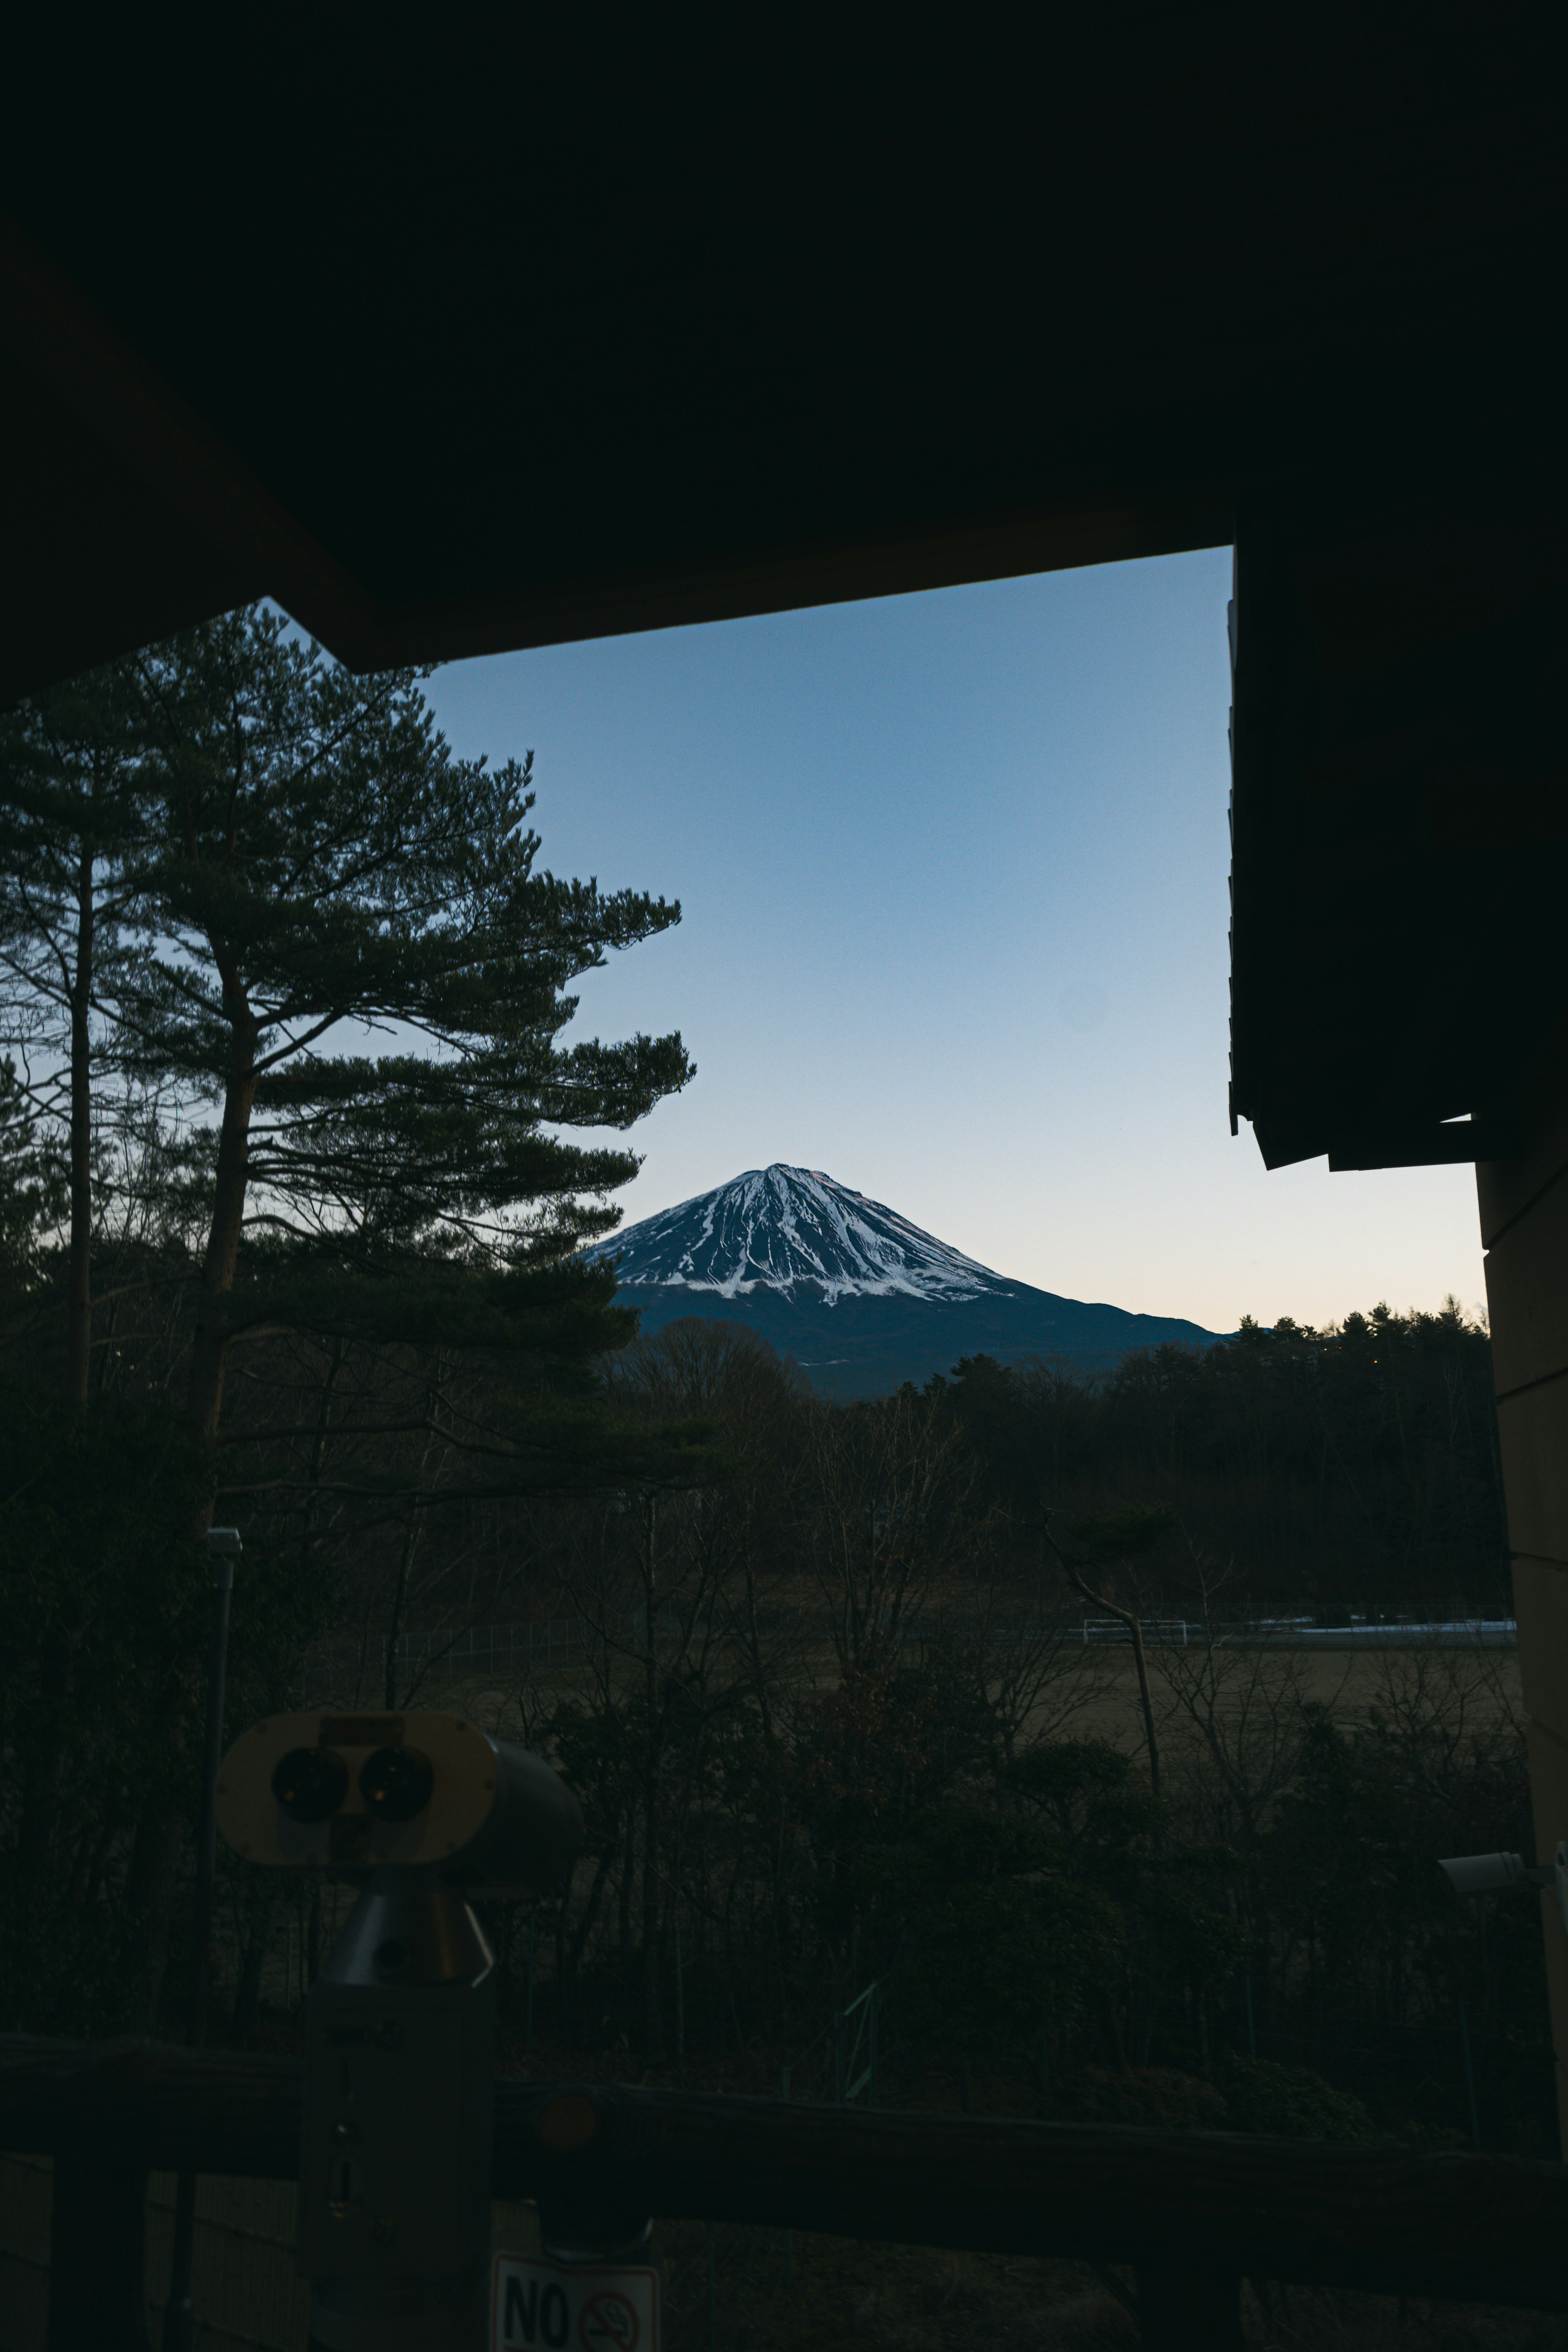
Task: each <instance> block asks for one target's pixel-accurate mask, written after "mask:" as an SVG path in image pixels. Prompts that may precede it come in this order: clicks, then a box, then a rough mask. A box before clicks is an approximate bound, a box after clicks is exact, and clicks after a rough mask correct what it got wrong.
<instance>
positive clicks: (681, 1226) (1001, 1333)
mask: <svg viewBox="0 0 1568 2352" xmlns="http://www.w3.org/2000/svg"><path fill="white" fill-rule="evenodd" d="M591 1255H593V1256H595V1257H607V1258H613V1259H615V1260H616V1265H617V1270H618V1276H619V1283H620V1288H619V1291H618V1293H617V1303H618V1304H621V1305H624V1306H626V1307H638V1308H640V1309H641V1311H642V1328H643V1329H644V1330H645V1331H656V1330H658V1328H659V1327H660V1325H661V1324H665V1323H672V1322H674V1321H676V1320H677V1319H678V1318H680V1317H682V1316H689V1315H695V1316H700V1317H703V1318H706V1319H709V1320H713V1321H725V1322H735V1323H746V1324H749V1325H750V1326H751V1328H752V1329H753V1330H755V1331H760V1332H761V1333H762V1334H763V1337H764V1338H765V1339H770V1340H771V1341H772V1342H773V1346H774V1347H775V1348H776V1349H778V1350H779V1352H780V1354H781V1355H789V1356H794V1357H795V1360H796V1361H797V1362H798V1363H799V1365H800V1367H801V1369H802V1370H803V1371H805V1373H806V1374H808V1376H809V1377H810V1379H811V1381H812V1382H813V1384H814V1385H815V1386H816V1387H817V1388H818V1389H821V1390H822V1391H825V1392H826V1393H827V1394H831V1395H837V1396H842V1397H853V1396H883V1395H886V1394H887V1393H889V1391H891V1390H893V1389H896V1388H897V1387H898V1386H899V1384H900V1381H925V1380H929V1379H930V1377H931V1374H932V1373H933V1372H945V1371H946V1370H949V1369H950V1367H951V1366H952V1364H953V1363H955V1362H956V1361H957V1360H958V1358H959V1357H960V1356H975V1355H987V1356H994V1357H995V1358H996V1359H997V1360H998V1361H999V1362H1001V1363H1016V1362H1018V1361H1020V1360H1023V1359H1025V1358H1027V1357H1031V1356H1043V1357H1047V1358H1057V1359H1058V1360H1062V1361H1064V1362H1067V1363H1068V1364H1071V1365H1073V1366H1075V1367H1077V1368H1078V1369H1079V1370H1093V1369H1099V1368H1104V1367H1109V1366H1110V1365H1112V1364H1115V1363H1118V1362H1119V1361H1120V1360H1121V1358H1122V1357H1123V1356H1125V1355H1126V1354H1128V1352H1129V1351H1130V1350H1131V1349H1134V1348H1153V1347H1159V1346H1160V1345H1161V1344H1162V1343H1163V1342H1164V1341H1166V1340H1174V1341H1175V1342H1177V1343H1178V1344H1179V1345H1181V1346H1184V1347H1189V1348H1206V1347H1211V1346H1212V1345H1213V1343H1214V1341H1215V1339H1217V1338H1218V1337H1219V1336H1220V1335H1219V1333H1217V1332H1215V1331H1205V1330H1204V1329H1202V1328H1201V1327H1200V1326H1199V1325H1198V1324H1196V1323H1187V1322H1184V1321H1182V1320H1181V1319H1180V1318H1174V1317H1170V1316H1160V1315H1130V1314H1128V1313H1127V1312H1126V1311H1125V1309H1123V1308H1122V1307H1106V1306H1097V1305H1089V1304H1088V1303H1086V1302H1085V1301H1084V1300H1082V1299H1078V1298H1059V1297H1057V1295H1056V1293H1055V1292H1054V1291H1049V1290H1036V1289H1034V1288H1033V1287H1032V1286H1030V1285H1029V1284H1028V1283H1026V1282H1010V1281H1008V1280H1007V1279H1006V1278H1005V1276H1002V1275H999V1274H994V1273H993V1272H992V1270H991V1268H990V1267H989V1266H984V1265H979V1264H978V1263H977V1262H976V1260H975V1259H973V1258H972V1257H965V1256H964V1255H963V1251H962V1250H956V1249H954V1248H952V1245H951V1244H949V1243H947V1242H942V1241H938V1240H937V1238H936V1236H935V1234H928V1233H922V1232H921V1228H920V1226H919V1225H913V1224H911V1223H910V1221H909V1219H908V1218H907V1217H900V1215H899V1214H898V1213H897V1211H896V1210H893V1209H889V1208H885V1207H884V1206H883V1204H882V1203H881V1202H880V1201H869V1200H868V1199H867V1198H866V1196H865V1194H864V1193H862V1192H852V1191H851V1190H850V1188H849V1186H848V1185H847V1184H840V1183H839V1182H838V1181H837V1179H836V1178H834V1177H832V1176H826V1175H824V1174H823V1173H822V1171H821V1170H820V1169H816V1168H790V1167H786V1166H785V1165H784V1163H783V1162H782V1161H775V1163H774V1165H773V1167H771V1168H752V1169H748V1171H746V1173H745V1174H744V1175H743V1176H737V1177H736V1178H735V1179H734V1180H733V1181H732V1182H731V1183H729V1184H721V1185H720V1186H719V1188H718V1190H717V1191H716V1192H703V1193H700V1194H699V1196H698V1198H697V1199H696V1200H694V1201H682V1202H680V1203H679V1206H678V1207H676V1208H673V1209H665V1210H663V1211H661V1212H660V1213H659V1214H658V1216H654V1217H645V1218H644V1219H643V1220H642V1222H641V1223H638V1224H635V1225H628V1226H627V1227H626V1231H625V1232H624V1233H622V1234H616V1237H615V1239H614V1240H613V1241H607V1242H602V1243H600V1244H598V1246H597V1247H596V1248H595V1250H594V1251H593V1252H592V1253H591Z"/></svg>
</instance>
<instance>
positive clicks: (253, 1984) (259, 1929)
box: [234, 1894, 272, 2042]
mask: <svg viewBox="0 0 1568 2352" xmlns="http://www.w3.org/2000/svg"><path fill="white" fill-rule="evenodd" d="M271 1934H272V1897H271V1895H269V1894H267V1895H257V1896H256V1898H255V1900H254V1901H253V1902H252V1904H251V1906H250V1923H249V1933H248V1934H247V1937H246V1939H245V1958H244V1960H243V1962H242V1963H241V1965H240V1970H239V1982H238V1983H237V1985H236V1987H235V1989H234V2030H235V2032H236V2033H237V2035H238V2037H239V2039H240V2040H241V2041H242V2042H248V2041H249V2039H250V2037H251V2035H252V2034H253V2033H254V2032H255V2031H256V2028H257V2025H258V2022H259V2021H260V2016H261V1974H262V1970H263V1969H265V1967H266V1965H267V1947H268V1942H269V1941H270V1940H271Z"/></svg>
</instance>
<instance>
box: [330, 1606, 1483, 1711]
mask: <svg viewBox="0 0 1568 2352" xmlns="http://www.w3.org/2000/svg"><path fill="white" fill-rule="evenodd" d="M654 1622H655V1630H656V1632H658V1633H662V1634H665V1635H667V1636H668V1635H675V1634H677V1633H679V1632H681V1631H682V1630H683V1629H682V1627H681V1625H680V1622H679V1620H678V1619H677V1618H676V1616H675V1615H674V1613H673V1612H661V1614H660V1615H659V1616H658V1617H656V1619H655V1621H654ZM783 1624H784V1621H783V1620H782V1619H781V1618H779V1617H777V1616H771V1617H769V1618H768V1619H767V1620H766V1622H764V1623H763V1625H762V1626H761V1627H760V1630H761V1631H762V1632H763V1633H767V1634H769V1635H772V1634H773V1633H778V1632H779V1631H780V1630H781V1628H782V1627H783ZM687 1630H689V1629H687ZM696 1630H697V1631H698V1632H699V1633H700V1634H701V1635H702V1636H703V1637H704V1638H708V1637H710V1636H711V1637H714V1638H719V1639H723V1638H725V1637H724V1636H723V1634H722V1633H721V1632H716V1631H715V1629H711V1628H709V1627H700V1628H698V1629H696ZM794 1630H795V1632H796V1633H798V1635H799V1636H800V1637H801V1638H802V1639H803V1640H805V1641H808V1642H816V1643H828V1642H830V1641H831V1640H832V1637H833V1630H834V1629H833V1626H832V1623H831V1621H830V1620H828V1619H826V1618H808V1617H802V1618H800V1619H799V1620H797V1621H795V1624H794ZM608 1631H609V1637H610V1638H611V1639H612V1640H613V1641H614V1642H616V1643H618V1644H619V1645H621V1646H622V1647H624V1648H626V1650H627V1651H631V1650H633V1649H635V1648H636V1647H637V1644H638V1643H640V1642H641V1641H642V1639H643V1638H644V1636H643V1629H642V1626H641V1624H640V1623H639V1622H637V1620H635V1619H633V1618H627V1619H626V1620H625V1621H624V1622H620V1623H617V1624H616V1625H613V1626H612V1627H610V1628H609V1629H608ZM954 1632H956V1633H959V1634H960V1635H964V1634H967V1635H968V1637H969V1638H971V1639H975V1638H979V1639H984V1640H987V1641H991V1642H995V1643H1004V1642H1014V1641H1017V1640H1020V1639H1025V1640H1028V1639H1036V1640H1038V1639H1042V1638H1045V1637H1047V1636H1049V1637H1051V1638H1053V1639H1055V1640H1057V1641H1059V1642H1063V1643H1068V1644H1069V1645H1071V1644H1078V1645H1080V1646H1082V1647H1084V1648H1098V1647H1102V1646H1105V1645H1107V1644H1110V1645H1113V1646H1114V1645H1117V1644H1121V1643H1127V1642H1129V1641H1130V1640H1131V1635H1130V1634H1129V1633H1128V1630H1127V1627H1126V1626H1125V1625H1124V1624H1123V1623H1122V1622H1121V1620H1120V1619H1119V1618H1114V1617H1097V1616H1094V1615H1091V1614H1089V1612H1081V1613H1077V1614H1074V1615H1071V1616H1068V1617H1066V1618H1062V1619H1059V1620H1055V1619H1053V1620H1051V1621H1049V1622H1046V1621H1031V1620H1029V1619H1003V1620H997V1619H992V1620H989V1621H987V1622H984V1623H981V1622H979V1621H975V1622H971V1623H966V1622H964V1621H963V1619H957V1620H954V1619H952V1618H943V1619H942V1621H941V1622H940V1623H939V1622H936V1621H934V1620H933V1621H930V1622H927V1621H924V1620H922V1619H921V1618H919V1617H915V1618H911V1619H910V1620H909V1621H908V1622H906V1623H905V1624H903V1625H902V1626H900V1629H899V1633H898V1635H897V1640H898V1643H899V1645H900V1647H915V1646H918V1645H919V1644H920V1643H922V1642H925V1641H930V1640H934V1639H938V1638H945V1637H947V1636H948V1635H949V1634H951V1633H954ZM1142 1634H1143V1640H1144V1643H1145V1644H1146V1645H1147V1646H1148V1647H1149V1648H1151V1649H1202V1648H1205V1647H1208V1646H1211V1645H1212V1646H1215V1647H1226V1648H1233V1647H1234V1648H1243V1649H1250V1648H1268V1649H1295V1650H1399V1649H1423V1648H1429V1649H1465V1650H1474V1649H1508V1650H1511V1649H1516V1648H1517V1647H1518V1645H1519V1633H1518V1627H1517V1625H1516V1624H1515V1622H1514V1620H1513V1619H1512V1618H1511V1617H1486V1616H1481V1615H1479V1614H1478V1615H1476V1616H1473V1617H1472V1616H1464V1615H1460V1614H1457V1613H1456V1612H1455V1611H1454V1609H1453V1607H1452V1605H1451V1604H1444V1603H1436V1602H1434V1603H1431V1604H1429V1605H1426V1606H1421V1607H1416V1608H1410V1609H1400V1610H1384V1611H1381V1612H1380V1611H1377V1610H1374V1609H1368V1608H1366V1607H1364V1606H1363V1607H1362V1608H1359V1609H1352V1608H1350V1607H1349V1606H1348V1605H1346V1606H1343V1607H1340V1606H1324V1605H1323V1604H1321V1603H1319V1604H1316V1605H1313V1606H1303V1607H1301V1608H1299V1609H1292V1608H1282V1609H1279V1610H1275V1611H1272V1612H1268V1613H1263V1614H1260V1613H1258V1612H1240V1611H1237V1612H1233V1611H1223V1612H1211V1613H1210V1614H1209V1615H1208V1616H1207V1617H1205V1616H1204V1615H1202V1614H1201V1613H1194V1615H1192V1616H1178V1615H1167V1616H1162V1617H1148V1618H1145V1619H1143V1620H1142ZM603 1638H604V1635H603V1634H602V1633H598V1632H596V1631H595V1629H593V1628H591V1627H589V1625H588V1624H587V1623H586V1622H585V1621H584V1620H583V1619H581V1618H576V1617H552V1618H530V1619H527V1620H525V1621H524V1622H521V1623H518V1624H508V1625H468V1626H464V1627H462V1628H460V1629H459V1630H458V1631H457V1632H456V1633H447V1632H445V1631H443V1630H440V1629H432V1630H427V1631H426V1632H423V1633H407V1634H403V1635H401V1636H400V1637H399V1639H398V1641H397V1643H396V1645H395V1654H394V1657H393V1661H392V1664H393V1672H394V1679H395V1683H396V1685H397V1687H398V1689H399V1690H400V1691H406V1690H407V1689H409V1688H410V1687H411V1686H412V1685H416V1684H417V1687H418V1689H419V1691H420V1693H421V1694H427V1693H432V1692H435V1691H437V1690H444V1689H450V1688H452V1687H454V1686H458V1685H473V1684H475V1683H478V1682H489V1681H493V1682H496V1683H500V1684H506V1683H508V1682H512V1681H517V1680H521V1679H522V1678H523V1677H524V1676H526V1675H531V1674H534V1673H536V1672H537V1671H538V1670H539V1668H540V1667H541V1666H543V1667H546V1668H550V1667H557V1666H560V1667H565V1666H569V1665H570V1664H571V1663H572V1662H573V1660H574V1659H576V1658H580V1657H581V1656H582V1655H583V1654H584V1651H585V1650H586V1649H587V1648H588V1647H589V1646H590V1645H591V1644H592V1643H594V1642H595V1641H596V1640H600V1639H603ZM386 1665H387V1658H386V1644H385V1643H384V1642H382V1643H374V1642H370V1643H342V1642H334V1643H321V1644H319V1645H317V1646H316V1647H315V1648H313V1649H311V1650H310V1651H309V1652H308V1653H307V1654H306V1658H305V1664H304V1670H303V1675H302V1678H301V1683H302V1687H301V1696H302V1698H303V1701H304V1703H305V1704H309V1703H310V1699H311V1698H313V1697H316V1696H329V1695H330V1696H333V1697H343V1696H350V1695H356V1696H363V1695H364V1692H365V1690H366V1689H367V1688H369V1689H371V1690H373V1691H379V1689H380V1687H381V1685H382V1684H383V1682H384V1677H385V1674H386Z"/></svg>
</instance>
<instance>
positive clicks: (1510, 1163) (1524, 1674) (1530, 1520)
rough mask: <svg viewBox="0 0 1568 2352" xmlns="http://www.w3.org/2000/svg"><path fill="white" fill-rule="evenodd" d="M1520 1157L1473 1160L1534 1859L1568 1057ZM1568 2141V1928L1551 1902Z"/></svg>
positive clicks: (1566, 1366)
mask: <svg viewBox="0 0 1568 2352" xmlns="http://www.w3.org/2000/svg"><path fill="white" fill-rule="evenodd" d="M1526 1133H1527V1135H1528V1137H1529V1138H1530V1140H1529V1143H1528V1147H1527V1149H1526V1150H1525V1153H1524V1156H1523V1157H1522V1158H1521V1159H1520V1160H1494V1161H1490V1162H1487V1163H1484V1164H1483V1165H1481V1166H1479V1167H1478V1169H1477V1170H1476V1189H1477V1195H1478V1200H1479V1208H1480V1218H1481V1239H1482V1243H1483V1244H1484V1246H1485V1248H1486V1253H1487V1261H1486V1263H1487V1298H1488V1303H1489V1308H1490V1313H1491V1327H1492V1363H1493V1370H1494V1373H1495V1377H1496V1381H1497V1398H1498V1437H1499V1444H1500V1448H1501V1453H1502V1472H1503V1486H1504V1491H1505V1493H1506V1495H1507V1497H1508V1526H1509V1544H1510V1549H1511V1551H1512V1553H1513V1582H1514V1601H1515V1610H1516V1614H1517V1616H1518V1619H1519V1668H1520V1681H1521V1690H1522V1693H1523V1698H1524V1705H1525V1710H1526V1713H1527V1716H1528V1717H1529V1731H1528V1738H1529V1741H1530V1772H1531V1792H1532V1796H1533V1801H1534V1811H1535V1838H1536V1855H1535V1858H1536V1860H1537V1861H1538V1862H1542V1863H1550V1862H1552V1860H1553V1858H1554V1856H1555V1853H1556V1850H1557V1843H1558V1841H1559V1839H1563V1838H1568V1067H1563V1066H1558V1067H1557V1068H1556V1069H1555V1070H1554V1072H1553V1074H1552V1078H1551V1080H1550V1081H1549V1082H1547V1083H1544V1084H1543V1085H1542V1087H1541V1088H1540V1090H1539V1093H1538V1095H1537V1097H1536V1100H1535V1102H1534V1104H1533V1106H1532V1109H1531V1117H1530V1119H1529V1122H1528V1125H1527V1128H1526ZM1542 1920H1543V1931H1544V1934H1545V1937H1546V1969H1547V1981H1548V1985H1549V1987H1550V1991H1551V2002H1552V2048H1553V2050H1554V2052H1555V2053H1556V2060H1557V2099H1558V2112H1559V2115H1560V2116H1561V2118H1562V2122H1563V2147H1564V2151H1565V2153H1568V1934H1564V1932H1563V1926H1562V1923H1561V1921H1560V1920H1559V1919H1558V1917H1557V1913H1556V1906H1555V1905H1554V1903H1553V1902H1552V1899H1551V1898H1550V1897H1549V1896H1544V1895H1543V1897H1542Z"/></svg>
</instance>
